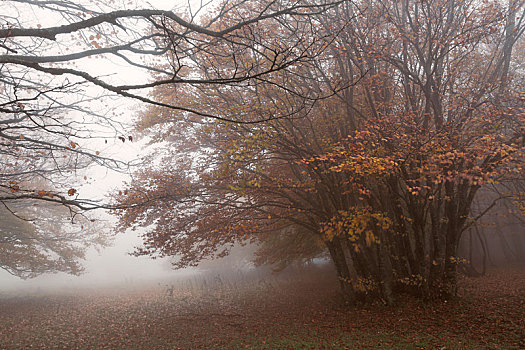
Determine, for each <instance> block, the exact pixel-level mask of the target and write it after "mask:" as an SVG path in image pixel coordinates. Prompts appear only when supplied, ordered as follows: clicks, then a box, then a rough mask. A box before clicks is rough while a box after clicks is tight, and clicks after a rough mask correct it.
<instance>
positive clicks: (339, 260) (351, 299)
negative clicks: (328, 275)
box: [326, 237, 356, 304]
mask: <svg viewBox="0 0 525 350" xmlns="http://www.w3.org/2000/svg"><path fill="white" fill-rule="evenodd" d="M326 246H327V247H328V251H329V252H330V256H331V258H332V261H333V262H334V265H335V268H336V271H337V278H338V279H339V284H340V286H341V292H342V293H343V297H344V298H345V300H346V301H347V302H348V303H350V304H354V303H355V302H356V298H355V292H354V290H353V288H352V284H351V275H350V269H349V268H348V263H347V261H346V257H345V254H344V250H343V245H342V244H341V240H340V239H339V238H338V237H335V238H334V239H333V240H332V241H327V242H326Z"/></svg>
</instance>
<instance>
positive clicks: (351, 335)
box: [0, 267, 525, 349]
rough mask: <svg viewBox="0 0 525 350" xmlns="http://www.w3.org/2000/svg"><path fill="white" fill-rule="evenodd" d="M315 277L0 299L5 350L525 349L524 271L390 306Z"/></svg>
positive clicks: (0, 342)
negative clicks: (445, 297) (433, 299)
mask: <svg viewBox="0 0 525 350" xmlns="http://www.w3.org/2000/svg"><path fill="white" fill-rule="evenodd" d="M312 275H313V276H314V277H315V278H313V277H311V276H312ZM309 276H310V277H304V276H299V277H294V278H288V279H285V278H280V279H276V278H275V279H274V278H266V279H262V280H255V279H249V278H245V279H244V280H243V279H242V278H241V279H238V280H226V279H224V278H220V277H215V278H213V279H209V280H208V281H206V280H202V281H198V280H197V279H195V280H193V281H191V280H189V281H186V282H185V283H179V284H178V285H176V286H175V288H174V290H173V295H171V296H170V293H169V290H168V289H167V288H166V286H164V285H162V286H161V285H157V286H156V287H155V288H153V287H150V288H146V289H144V288H137V289H135V290H129V289H115V290H112V291H108V290H106V291H96V292H95V291H86V290H84V291H76V292H69V293H63V294H61V295H52V294H47V295H17V296H13V295H11V296H9V295H3V296H1V297H0V349H31V348H32V349H525V269H524V268H523V267H522V268H508V269H499V270H492V271H489V273H488V274H487V275H486V276H483V277H480V278H465V277H462V278H461V281H460V288H459V296H458V299H457V300H455V301H452V302H448V303H431V304H425V303H422V302H419V301H417V300H414V299H411V298H406V299H405V300H399V301H398V303H397V305H396V306H394V307H390V306H389V307H387V306H382V305H369V306H360V307H348V306H345V305H344V303H341V299H340V297H339V296H338V294H337V283H336V281H334V279H333V276H331V273H330V274H329V276H326V272H325V276H324V277H322V274H321V272H317V273H312V274H310V275H309ZM320 276H321V277H320Z"/></svg>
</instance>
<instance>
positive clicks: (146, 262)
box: [0, 233, 198, 293]
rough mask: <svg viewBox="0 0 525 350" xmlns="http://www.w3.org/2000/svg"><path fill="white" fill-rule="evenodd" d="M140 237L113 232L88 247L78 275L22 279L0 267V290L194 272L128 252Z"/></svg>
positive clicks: (154, 279) (151, 279) (96, 284)
mask: <svg viewBox="0 0 525 350" xmlns="http://www.w3.org/2000/svg"><path fill="white" fill-rule="evenodd" d="M137 244H140V238H138V237H137V236H136V235H133V234H129V233H128V234H120V235H117V236H116V237H115V239H114V241H113V243H112V244H111V246H109V247H107V248H102V249H101V250H100V251H96V250H95V249H90V250H89V251H88V253H87V254H86V260H85V262H84V267H85V271H84V273H83V274H81V275H80V276H72V275H68V274H65V273H56V274H46V275H41V276H38V277H36V278H32V279H27V280H22V279H20V278H18V277H15V276H12V275H10V274H9V273H7V272H6V271H4V270H0V291H2V292H14V291H17V292H22V293H24V292H27V293H34V292H37V291H48V292H51V291H73V290H82V289H99V288H114V287H119V288H120V287H138V286H140V285H144V284H155V283H159V282H161V281H162V282H166V283H168V282H169V281H172V280H174V279H176V278H179V277H184V276H188V275H190V274H195V273H198V272H197V271H196V270H195V269H186V270H178V271H175V270H173V269H171V268H170V267H171V264H170V263H169V260H168V259H156V260H153V259H150V258H147V257H135V256H130V255H129V253H130V252H132V251H133V249H134V246H135V245H137Z"/></svg>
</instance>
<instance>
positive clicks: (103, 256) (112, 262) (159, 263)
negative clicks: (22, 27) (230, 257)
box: [0, 0, 200, 292]
mask: <svg viewBox="0 0 525 350" xmlns="http://www.w3.org/2000/svg"><path fill="white" fill-rule="evenodd" d="M136 3H137V4H143V5H142V6H134V7H137V8H138V7H142V8H151V7H155V8H159V9H165V10H171V9H173V8H177V9H180V8H182V7H187V6H188V3H187V2H186V1H182V0H149V1H142V0H139V1H136ZM191 3H192V6H194V8H196V7H197V6H199V4H200V1H195V0H191ZM40 22H41V23H42V25H44V26H45V25H46V23H45V21H44V20H43V19H40ZM79 64H82V65H85V67H86V69H87V70H88V71H89V70H96V72H97V75H100V74H104V73H107V74H113V73H117V74H118V76H119V78H118V79H121V78H120V77H127V78H129V77H131V78H132V79H135V80H137V79H144V78H145V79H147V75H145V74H137V72H136V70H130V69H129V67H128V68H126V67H124V66H123V65H122V64H121V63H115V62H113V63H110V62H105V63H103V62H101V61H100V60H85V62H82V63H79ZM112 103H114V104H113V105H112V106H113V107H115V106H118V108H119V110H120V111H122V110H125V112H124V113H123V116H124V117H126V118H131V117H132V116H133V115H134V114H135V113H136V110H137V108H140V106H138V105H137V103H135V102H132V101H125V100H119V101H114V102H112ZM81 146H82V145H81ZM86 146H87V147H89V148H92V149H97V150H99V151H100V152H101V154H102V155H105V156H108V157H111V156H116V157H117V158H119V159H122V160H128V161H129V160H132V159H134V158H136V157H138V156H140V155H141V154H143V152H144V150H143V144H142V143H141V142H138V143H137V142H134V143H130V142H126V143H122V142H120V141H118V140H117V139H114V138H113V139H111V138H110V139H109V140H108V143H107V144H106V143H104V141H103V140H98V141H93V142H92V143H90V144H89V145H86ZM87 175H88V177H89V181H88V183H87V184H86V183H85V184H84V185H83V186H81V187H80V188H79V194H80V195H82V194H83V193H85V194H89V195H93V194H97V195H103V194H105V193H108V191H111V190H113V189H116V188H119V187H120V186H121V184H122V182H123V181H125V180H127V179H128V177H126V176H125V175H123V174H118V173H115V172H111V171H108V170H107V169H105V168H101V167H98V168H97V167H95V168H91V169H90V170H89V171H88V174H87ZM83 176H84V174H79V176H78V177H79V179H80V178H83ZM100 215H101V216H103V217H104V216H106V215H104V214H103V213H101V214H100ZM106 217H107V216H106ZM108 219H109V220H110V221H109V222H108V225H111V220H114V218H108ZM110 231H111V229H110V228H108V233H110ZM140 242H141V240H140V238H139V237H138V236H137V233H136V232H129V233H125V234H119V235H117V236H116V238H115V241H114V244H113V245H112V246H111V247H108V248H106V249H104V250H102V251H101V252H100V253H99V252H97V251H95V250H94V249H92V250H90V251H89V253H88V255H87V259H86V263H85V264H84V266H85V267H86V272H85V274H83V275H81V276H78V277H77V276H70V275H66V274H63V273H60V274H56V275H44V276H40V277H37V278H35V279H30V280H21V279H19V278H17V277H14V276H11V275H10V274H8V273H7V272H6V271H4V270H1V269H0V292H2V291H8V290H13V289H14V288H16V289H22V290H26V291H31V290H35V289H36V288H46V287H49V286H53V287H56V286H61V285H63V286H64V287H68V288H69V287H73V288H74V287H79V288H83V287H86V286H92V285H95V284H97V283H98V282H103V283H117V284H122V283H130V281H134V282H139V281H146V280H149V279H153V278H163V279H169V278H171V277H176V276H179V275H181V274H187V273H188V272H176V271H172V270H170V269H169V263H168V262H167V261H166V260H162V259H157V260H151V259H148V258H146V257H141V258H137V257H132V256H129V255H127V253H129V252H131V251H132V250H133V247H134V246H136V245H139V244H140Z"/></svg>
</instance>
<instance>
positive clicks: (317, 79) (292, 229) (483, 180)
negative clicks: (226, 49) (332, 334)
mask: <svg viewBox="0 0 525 350" xmlns="http://www.w3.org/2000/svg"><path fill="white" fill-rule="evenodd" d="M522 14H523V4H522V3H521V2H513V1H511V2H509V3H506V4H502V3H500V2H498V1H487V2H483V3H478V2H475V1H466V2H465V1H461V2H457V1H427V2H419V1H399V2H390V1H368V0H365V1H346V2H344V3H343V4H341V5H340V6H338V7H335V8H333V9H330V10H329V11H326V12H323V13H321V14H318V15H315V16H314V15H311V16H308V17H306V18H300V19H299V20H297V19H289V20H287V21H284V22H279V23H277V24H276V25H273V26H269V25H259V24H254V25H251V26H249V31H248V33H249V35H257V36H261V37H264V39H265V40H263V41H262V42H264V43H265V44H264V45H258V46H247V47H246V49H248V51H243V54H241V53H239V54H238V55H237V59H238V61H237V62H239V63H240V64H241V65H243V66H246V67H254V66H260V65H261V64H263V65H264V64H268V65H270V66H271V64H272V63H273V62H280V61H279V60H280V59H284V58H285V57H286V54H284V52H286V48H290V47H291V48H292V49H293V50H294V51H302V52H304V55H305V56H306V57H309V58H310V59H309V60H308V61H304V62H294V63H293V64H290V65H288V66H287V69H286V70H281V71H279V72H275V73H272V74H271V80H268V79H267V78H264V79H257V80H256V83H253V84H247V85H246V86H244V88H243V89H232V88H230V87H228V86H209V85H198V86H192V87H191V88H189V89H187V90H181V89H180V88H179V87H177V86H169V85H166V86H163V87H158V88H156V89H155V90H154V92H153V96H155V97H156V98H159V99H162V100H164V101H171V100H173V99H175V98H178V99H184V100H185V101H187V103H188V105H189V106H192V108H193V106H201V108H204V109H205V110H206V111H207V113H209V114H214V115H220V116H221V118H222V119H223V121H220V120H216V119H210V118H198V119H193V120H188V119H187V118H185V115H184V114H181V113H178V112H177V111H173V110H171V111H170V110H167V109H163V108H160V107H155V108H151V109H148V110H147V111H146V112H145V113H144V114H143V115H142V116H141V118H140V119H139V121H138V122H137V130H138V131H140V132H144V133H145V134H147V135H150V136H151V137H152V139H153V140H156V141H162V142H165V144H166V146H167V147H166V148H163V149H162V150H161V151H159V152H158V153H157V156H158V157H157V158H156V160H155V161H153V162H152V163H151V164H150V166H148V167H147V168H146V169H144V170H142V171H140V172H138V173H137V174H136V176H135V177H134V180H133V181H132V182H131V183H130V184H129V187H128V189H127V191H125V192H123V193H120V194H119V195H118V196H117V197H118V199H119V200H120V202H121V203H122V204H124V205H136V206H135V207H133V208H130V209H126V210H124V211H123V212H121V213H120V219H121V227H122V228H128V227H137V226H143V227H147V228H148V230H147V231H146V233H145V234H144V239H145V244H144V247H143V248H141V249H139V250H138V251H137V254H145V255H161V256H163V255H174V256H176V257H177V258H178V260H177V263H176V265H177V266H179V267H182V266H187V265H193V264H197V263H198V262H199V261H200V260H202V259H203V258H206V257H210V256H221V255H223V254H226V253H227V249H228V246H229V245H230V244H232V243H233V242H236V241H241V242H246V241H259V242H262V247H263V250H262V251H260V253H259V258H258V260H259V261H261V262H278V263H284V264H285V263H286V262H287V261H292V260H294V259H301V258H311V257H314V256H318V255H319V254H322V252H323V251H328V253H329V255H330V256H331V258H332V260H333V262H334V264H335V266H336V268H337V273H338V277H339V280H340V281H341V287H342V291H343V293H344V294H345V295H346V296H347V297H348V299H349V300H350V301H355V300H358V299H366V298H369V297H379V298H381V299H382V300H384V301H385V302H387V303H390V302H392V301H393V300H394V298H395V295H396V293H400V292H411V293H415V294H417V295H419V296H422V297H425V298H434V297H439V298H448V297H450V296H453V295H454V294H455V290H456V267H457V264H458V262H459V259H458V256H457V248H458V244H459V239H460V237H461V235H462V233H463V232H464V231H465V230H466V229H468V228H469V227H470V226H471V225H472V224H473V223H474V222H475V221H476V220H477V219H478V218H479V216H480V215H482V214H483V213H484V212H485V211H486V210H488V209H489V208H490V207H491V205H490V203H489V204H488V205H487V207H486V208H484V209H482V210H481V211H480V212H478V213H476V216H472V211H471V205H472V203H473V200H474V199H475V198H476V194H477V193H478V190H479V189H480V188H481V187H483V186H484V185H485V184H487V183H492V182H498V181H504V180H505V178H506V177H507V176H509V175H510V174H512V173H520V172H523V146H524V140H523V137H524V136H523V134H524V111H523V97H524V95H523V83H524V82H523V72H522V69H523V67H522V65H521V64H520V62H519V61H517V60H515V56H514V55H513V49H514V47H515V46H516V45H517V43H519V40H521V37H522V34H523V31H524V26H523V16H522ZM298 37H301V38H305V39H303V40H301V41H299V40H297V38H298ZM222 50H223V48H222V47H210V49H209V50H208V51H206V52H201V53H200V54H199V55H196V56H195V57H192V59H195V60H196V61H198V62H199V63H200V66H199V67H200V71H199V72H198V76H200V77H206V78H213V77H216V76H222V75H224V74H227V73H228V72H229V71H230V70H231V69H229V68H228V65H225V64H224V62H223V61H222V56H221V52H222ZM251 50H253V51H257V52H258V53H261V55H262V56H263V57H264V58H265V59H266V60H264V59H263V60H262V61H261V58H260V56H256V55H253V54H249V53H250V51H251ZM268 115H273V116H275V117H274V118H272V119H271V120H267V121H266V122H264V123H255V122H258V121H261V120H262V119H264V118H263V116H268ZM232 119H234V120H235V119H236V120H242V121H243V122H244V123H231V122H227V121H225V120H232ZM252 122H253V124H251V123H252ZM159 159H160V160H159Z"/></svg>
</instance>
